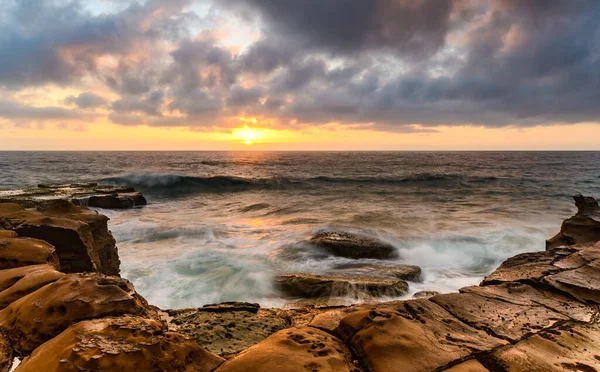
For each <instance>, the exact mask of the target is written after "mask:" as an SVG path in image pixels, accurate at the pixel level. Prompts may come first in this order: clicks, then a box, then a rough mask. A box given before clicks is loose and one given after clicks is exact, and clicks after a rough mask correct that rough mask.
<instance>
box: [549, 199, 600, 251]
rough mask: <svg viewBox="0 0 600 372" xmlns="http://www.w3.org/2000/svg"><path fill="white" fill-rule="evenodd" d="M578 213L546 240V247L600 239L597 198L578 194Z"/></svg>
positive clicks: (576, 202)
mask: <svg viewBox="0 0 600 372" xmlns="http://www.w3.org/2000/svg"><path fill="white" fill-rule="evenodd" d="M573 198H574V199H575V205H576V206H577V214H576V215H575V216H573V217H571V218H569V219H567V220H565V221H564V222H563V224H562V226H561V228H560V232H559V233H558V234H556V235H555V236H554V237H552V238H550V239H548V240H547V241H546V249H548V250H550V249H555V248H557V247H561V246H565V245H573V244H584V243H590V242H592V243H595V242H597V241H600V207H599V206H598V202H597V201H596V199H594V198H592V197H585V196H582V195H576V196H574V197H573Z"/></svg>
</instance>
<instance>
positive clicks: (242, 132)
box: [233, 125, 260, 145]
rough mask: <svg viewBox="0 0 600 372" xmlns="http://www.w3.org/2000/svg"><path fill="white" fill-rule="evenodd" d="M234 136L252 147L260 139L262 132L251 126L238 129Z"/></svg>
mask: <svg viewBox="0 0 600 372" xmlns="http://www.w3.org/2000/svg"><path fill="white" fill-rule="evenodd" d="M233 134H234V136H236V137H237V138H239V139H241V140H242V141H243V142H244V143H245V144H246V145H252V144H253V143H255V142H256V140H258V139H259V138H260V132H259V131H257V130H256V129H252V128H250V127H249V126H247V125H246V126H244V127H243V128H238V129H235V130H234V131H233Z"/></svg>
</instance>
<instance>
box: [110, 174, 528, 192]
mask: <svg viewBox="0 0 600 372" xmlns="http://www.w3.org/2000/svg"><path fill="white" fill-rule="evenodd" d="M498 181H511V180H510V179H500V178H497V177H467V176H463V175H457V174H420V175H416V176H410V177H405V178H379V177H371V178H369V177H364V178H342V177H329V176H319V177H310V178H298V179H290V178H283V177H275V178H243V177H234V176H212V177H197V176H184V175H173V174H126V175H122V176H116V177H109V178H104V179H102V180H100V182H102V183H109V184H114V185H121V186H132V187H135V188H136V189H138V190H140V191H143V192H147V193H167V194H186V193H193V192H239V191H248V190H286V189H298V188H306V187H315V186H316V187H319V186H321V187H326V186H327V185H340V184H372V185H383V186H391V185H398V186H402V185H407V186H420V187H468V186H469V184H472V185H481V184H488V183H493V182H498ZM517 181H518V182H522V180H517Z"/></svg>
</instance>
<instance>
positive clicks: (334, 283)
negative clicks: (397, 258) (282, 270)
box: [275, 274, 408, 298]
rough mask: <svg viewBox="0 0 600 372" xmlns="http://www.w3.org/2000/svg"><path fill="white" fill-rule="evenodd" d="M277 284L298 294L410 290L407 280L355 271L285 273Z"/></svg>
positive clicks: (375, 293) (385, 293) (388, 293)
mask: <svg viewBox="0 0 600 372" xmlns="http://www.w3.org/2000/svg"><path fill="white" fill-rule="evenodd" d="M275 286H276V287H277V288H278V289H279V290H281V291H282V292H284V293H286V294H288V295H290V296H295V297H304V298H319V297H344V296H355V297H357V298H361V297H367V298H368V297H383V296H390V297H397V296H402V295H404V294H406V293H407V292H408V284H407V283H406V282H405V281H404V280H399V279H388V278H377V277H363V276H351V275H344V276H342V275H338V276H335V275H313V274H283V275H279V276H278V277H276V278H275Z"/></svg>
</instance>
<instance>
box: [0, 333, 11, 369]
mask: <svg viewBox="0 0 600 372" xmlns="http://www.w3.org/2000/svg"><path fill="white" fill-rule="evenodd" d="M12 363H13V350H12V347H11V346H10V341H9V340H8V338H7V337H6V336H4V335H1V334H0V372H8V371H10V367H11V366H12Z"/></svg>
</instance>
